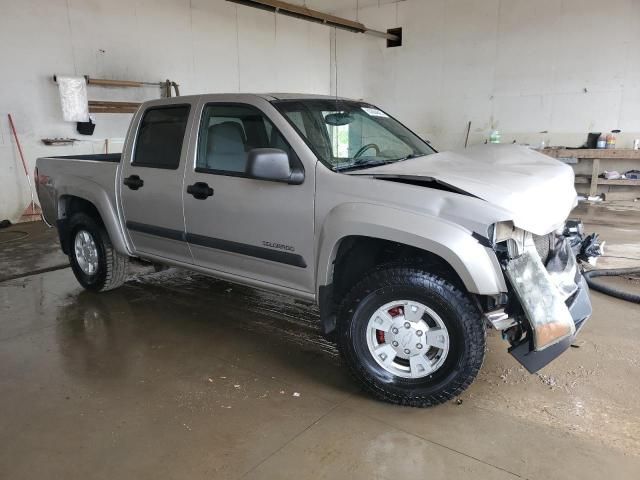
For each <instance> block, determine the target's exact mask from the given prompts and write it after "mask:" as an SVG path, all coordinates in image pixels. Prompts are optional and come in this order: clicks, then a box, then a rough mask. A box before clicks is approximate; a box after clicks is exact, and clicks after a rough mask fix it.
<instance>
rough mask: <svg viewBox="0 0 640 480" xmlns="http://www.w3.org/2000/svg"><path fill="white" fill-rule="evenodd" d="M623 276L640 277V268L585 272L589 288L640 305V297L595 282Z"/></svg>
mask: <svg viewBox="0 0 640 480" xmlns="http://www.w3.org/2000/svg"><path fill="white" fill-rule="evenodd" d="M622 275H640V267H634V268H605V269H602V270H589V271H586V272H584V278H585V279H586V280H587V284H589V287H591V288H593V289H594V290H597V291H598V292H601V293H605V294H607V295H611V296H612V297H616V298H620V299H622V300H626V301H627V302H633V303H640V295H638V294H635V293H630V292H625V291H624V290H620V289H618V288H615V287H611V286H609V285H604V284H602V283H598V282H596V281H595V280H594V278H596V277H619V276H622Z"/></svg>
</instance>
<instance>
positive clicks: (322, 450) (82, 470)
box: [0, 205, 640, 479]
mask: <svg viewBox="0 0 640 480" xmlns="http://www.w3.org/2000/svg"><path fill="white" fill-rule="evenodd" d="M632 207H633V206H632ZM577 213H578V214H579V216H583V217H584V219H585V220H586V221H587V222H592V223H588V227H590V228H592V229H594V230H597V231H600V232H601V233H602V234H603V237H605V238H606V240H607V243H608V245H609V250H610V251H611V249H613V251H614V252H617V253H618V255H616V257H619V256H623V257H624V256H627V257H632V254H633V251H634V249H636V250H635V251H636V252H637V249H638V244H639V243H640V237H639V236H638V232H639V231H640V214H639V213H638V210H635V211H634V210H633V208H632V210H631V213H629V212H628V211H624V210H623V211H622V212H620V211H619V210H616V209H611V208H607V207H605V206H601V205H599V206H597V207H596V209H595V210H593V208H592V207H589V208H585V207H581V208H580V209H579V210H578V211H577ZM11 230H14V231H15V230H20V231H28V232H29V237H28V238H27V237H24V236H23V239H22V240H19V239H14V240H13V241H11V242H6V243H1V242H3V241H4V240H7V239H9V238H10V235H14V237H17V236H16V234H11V233H10V232H8V233H6V234H5V233H4V232H5V231H2V232H3V233H2V234H0V262H1V265H2V268H1V269H0V270H1V273H2V274H3V275H4V276H5V278H6V277H12V276H16V275H26V276H22V277H20V278H14V279H11V280H6V281H3V282H1V283H0V478H7V479H33V478H65V479H76V478H77V479H87V478H91V479H113V478H136V479H146V478H149V479H158V478H162V479H164V478H175V479H178V478H180V479H184V478H189V479H199V478H208V479H211V478H216V479H217V478H251V479H253V478H255V479H287V478H291V479H293V478H296V479H299V478H313V479H316V478H331V479H341V478H349V479H358V478H363V479H364V478H366V479H372V478H381V479H383V478H384V479H401V478H429V479H444V478H447V479H457V478H474V479H488V478H492V479H493V478H498V479H502V478H505V479H506V478H531V479H550V478H559V479H560V478H561V479H565V478H576V479H578V478H579V479H591V478H594V479H595V478H597V479H601V478H610V479H627V478H628V479H636V478H640V405H639V403H638V398H640V307H638V306H637V305H634V304H631V303H625V302H623V301H619V300H615V299H613V298H610V297H606V296H604V295H601V294H599V293H593V295H592V298H593V303H594V315H593V317H592V319H591V321H590V322H589V323H588V324H587V326H586V327H585V328H584V330H583V331H582V334H581V336H580V337H579V340H578V342H576V347H577V348H571V349H570V350H569V351H568V352H566V353H565V354H564V355H563V356H562V357H561V358H559V359H558V360H557V361H555V362H554V363H552V364H551V365H549V366H548V367H546V368H545V369H543V370H542V371H541V372H539V373H538V374H537V375H529V374H527V373H526V372H525V371H524V370H523V369H522V368H521V367H519V365H518V364H517V363H516V362H515V360H513V359H512V358H511V357H510V356H509V355H508V354H507V353H506V345H505V344H504V343H503V342H502V340H500V338H499V336H498V335H497V334H496V333H495V332H489V335H488V337H489V340H488V352H487V357H486V361H485V365H484V367H483V369H482V372H481V374H480V376H479V378H478V379H477V380H476V382H475V383H474V384H473V385H472V386H471V388H470V389H469V390H468V391H467V392H465V393H464V394H463V395H462V396H461V397H460V398H459V399H458V401H455V402H451V403H449V404H446V405H442V406H439V407H436V408H431V409H424V410H420V409H412V408H405V407H397V406H391V405H386V404H384V403H380V402H377V401H375V400H373V399H371V398H369V397H367V396H366V395H365V394H363V393H362V392H360V391H359V389H358V388H357V387H356V386H355V385H354V384H353V382H352V381H351V379H350V378H349V376H348V375H347V373H346V371H345V369H344V368H342V367H341V366H340V361H339V359H338V357H337V354H336V351H335V349H334V348H333V346H332V345H331V344H329V343H327V342H326V341H325V340H323V339H322V337H321V336H320V335H319V332H318V328H317V318H318V314H317V311H316V310H315V308H313V307H309V306H306V305H302V304H299V303H296V302H294V301H292V300H290V299H287V298H284V297H281V296H278V295H273V294H267V293H263V292H258V291H256V290H253V289H250V288H246V287H240V286H236V285H231V284H228V283H225V282H221V281H217V280H214V279H211V278H207V277H205V276H203V275H200V274H193V273H189V272H186V271H180V270H176V269H170V270H167V271H164V272H159V273H154V272H153V271H152V270H151V269H149V268H140V267H138V268H136V269H134V271H133V273H132V275H131V278H130V280H129V281H128V282H127V283H126V285H125V286H123V287H122V288H120V289H118V290H116V291H112V292H107V293H103V294H93V293H89V292H85V291H83V290H82V289H81V288H80V287H79V285H78V284H77V283H76V281H75V279H74V277H73V274H72V273H71V271H70V269H69V268H62V269H57V270H56V269H55V268H57V266H58V265H60V262H61V261H62V262H64V257H62V256H60V255H59V254H58V253H57V251H56V250H55V249H54V247H52V245H55V232H53V231H51V230H49V231H46V230H45V229H44V227H43V226H42V225H41V224H34V225H29V226H23V225H18V226H16V227H13V228H12V229H11ZM638 256H639V255H636V257H638ZM602 260H603V263H604V266H626V265H628V264H629V262H632V261H631V260H624V259H620V258H603V259H602ZM623 260H624V261H623ZM620 261H623V263H622V264H619V263H616V262H620ZM606 262H613V263H614V264H615V265H612V264H610V265H607V264H606ZM625 262H626V263H625ZM43 268H44V269H48V268H51V269H52V270H51V271H46V272H44V273H39V274H35V275H28V273H29V272H30V271H33V270H34V269H35V270H38V269H40V270H42V269H43Z"/></svg>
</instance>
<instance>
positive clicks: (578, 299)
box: [509, 274, 592, 373]
mask: <svg viewBox="0 0 640 480" xmlns="http://www.w3.org/2000/svg"><path fill="white" fill-rule="evenodd" d="M567 309H568V311H569V314H570V315H571V318H572V320H573V323H574V333H572V334H571V335H568V336H566V337H565V338H563V339H561V340H560V341H558V342H557V343H554V344H553V345H551V346H549V347H547V348H545V349H544V350H538V351H536V350H534V349H533V348H532V345H531V341H530V340H529V339H526V340H525V341H523V342H521V343H519V344H518V345H515V346H513V347H511V348H510V349H509V353H510V354H511V355H513V356H514V357H515V359H516V360H518V362H520V363H521V364H522V366H523V367H525V368H526V369H527V370H528V371H529V373H535V372H537V371H538V370H540V369H541V368H542V367H544V366H545V365H547V364H548V363H550V362H552V361H553V360H554V359H555V358H557V357H558V356H559V355H560V354H562V353H563V352H564V351H565V350H567V349H568V348H569V347H570V346H571V344H572V343H573V342H574V340H575V338H576V336H577V335H578V333H579V332H580V330H581V329H582V327H583V326H584V325H585V324H586V323H587V320H588V319H589V317H590V316H591V311H592V310H591V299H590V298H589V287H588V286H587V282H586V280H585V279H584V277H582V274H580V284H579V285H578V290H577V292H576V293H575V294H574V296H573V297H572V299H571V300H570V302H569V305H568V306H567Z"/></svg>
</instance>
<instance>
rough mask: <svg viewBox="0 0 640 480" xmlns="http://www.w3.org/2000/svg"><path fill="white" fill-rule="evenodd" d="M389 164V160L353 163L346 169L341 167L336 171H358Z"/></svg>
mask: <svg viewBox="0 0 640 480" xmlns="http://www.w3.org/2000/svg"><path fill="white" fill-rule="evenodd" d="M387 163H389V161H388V160H377V161H375V162H362V163H358V162H356V163H352V164H351V165H348V166H345V167H340V168H339V169H336V171H338V172H344V171H345V170H356V169H358V168H369V167H377V166H380V165H386V164H387Z"/></svg>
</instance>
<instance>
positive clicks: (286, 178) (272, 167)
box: [245, 148, 304, 185]
mask: <svg viewBox="0 0 640 480" xmlns="http://www.w3.org/2000/svg"><path fill="white" fill-rule="evenodd" d="M245 173H246V174H247V176H248V177H249V178H255V179H260V180H270V181H272V182H285V183H289V184H291V185H299V184H301V183H302V181H303V180H304V173H303V172H302V171H300V170H298V169H292V168H291V167H290V166H289V155H287V153H286V152H285V151H284V150H279V149H277V148H254V149H253V150H250V151H249V154H248V156H247V167H246V169H245Z"/></svg>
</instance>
